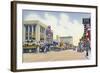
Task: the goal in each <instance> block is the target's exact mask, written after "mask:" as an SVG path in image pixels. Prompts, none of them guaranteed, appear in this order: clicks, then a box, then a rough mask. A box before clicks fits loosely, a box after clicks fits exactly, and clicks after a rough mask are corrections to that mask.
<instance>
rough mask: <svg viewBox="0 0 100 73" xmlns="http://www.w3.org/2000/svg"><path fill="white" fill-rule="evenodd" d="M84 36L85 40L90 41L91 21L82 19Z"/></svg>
mask: <svg viewBox="0 0 100 73" xmlns="http://www.w3.org/2000/svg"><path fill="white" fill-rule="evenodd" d="M83 25H84V35H83V37H84V38H85V39H87V40H91V20H90V18H83Z"/></svg>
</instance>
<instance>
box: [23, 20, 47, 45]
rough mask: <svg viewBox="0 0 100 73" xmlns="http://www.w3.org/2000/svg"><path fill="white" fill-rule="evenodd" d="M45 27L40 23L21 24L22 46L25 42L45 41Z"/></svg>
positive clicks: (33, 21) (25, 22)
mask: <svg viewBox="0 0 100 73" xmlns="http://www.w3.org/2000/svg"><path fill="white" fill-rule="evenodd" d="M46 28H47V26H46V25H45V24H43V23H41V22H40V21H35V20H32V21H24V23H23V32H22V33H23V36H22V39H23V44H24V42H26V41H45V40H46Z"/></svg>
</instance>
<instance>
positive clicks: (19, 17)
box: [16, 4, 96, 69]
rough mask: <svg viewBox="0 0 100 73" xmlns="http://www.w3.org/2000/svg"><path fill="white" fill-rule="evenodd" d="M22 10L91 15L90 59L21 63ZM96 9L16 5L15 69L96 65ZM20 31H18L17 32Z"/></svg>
mask: <svg viewBox="0 0 100 73" xmlns="http://www.w3.org/2000/svg"><path fill="white" fill-rule="evenodd" d="M22 9H30V10H49V11H64V12H65V11H67V12H68V11H69V12H87V13H91V32H92V33H91V45H92V47H91V59H90V60H80V61H79V60H73V61H56V62H55V61H54V62H33V63H22ZM95 15H96V9H95V8H83V7H67V6H51V5H48V6H47V5H30V4H17V41H16V42H17V50H16V52H17V59H16V60H17V69H32V68H34V69H35V68H52V67H64V66H65V67H68V66H83V65H84V66H85V65H95V63H96V43H95V42H96V35H95V34H96V16H95ZM19 29H20V30H19Z"/></svg>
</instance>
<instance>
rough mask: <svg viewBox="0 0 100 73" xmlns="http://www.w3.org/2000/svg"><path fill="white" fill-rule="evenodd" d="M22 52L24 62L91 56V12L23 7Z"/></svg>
mask: <svg viewBox="0 0 100 73" xmlns="http://www.w3.org/2000/svg"><path fill="white" fill-rule="evenodd" d="M22 53H23V54H22V61H23V62H24V63H30V62H46V61H71V60H88V59H91V14H90V13H86V12H67V11H65V12H64V11H46V10H27V9H26V10H25V9H23V11H22Z"/></svg>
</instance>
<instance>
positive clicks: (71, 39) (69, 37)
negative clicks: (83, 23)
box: [59, 36, 73, 44]
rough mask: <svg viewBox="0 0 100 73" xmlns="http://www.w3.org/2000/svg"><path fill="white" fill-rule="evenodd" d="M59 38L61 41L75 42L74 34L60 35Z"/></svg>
mask: <svg viewBox="0 0 100 73" xmlns="http://www.w3.org/2000/svg"><path fill="white" fill-rule="evenodd" d="M59 39H60V41H63V42H64V43H68V44H73V38H72V36H66V37H59Z"/></svg>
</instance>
